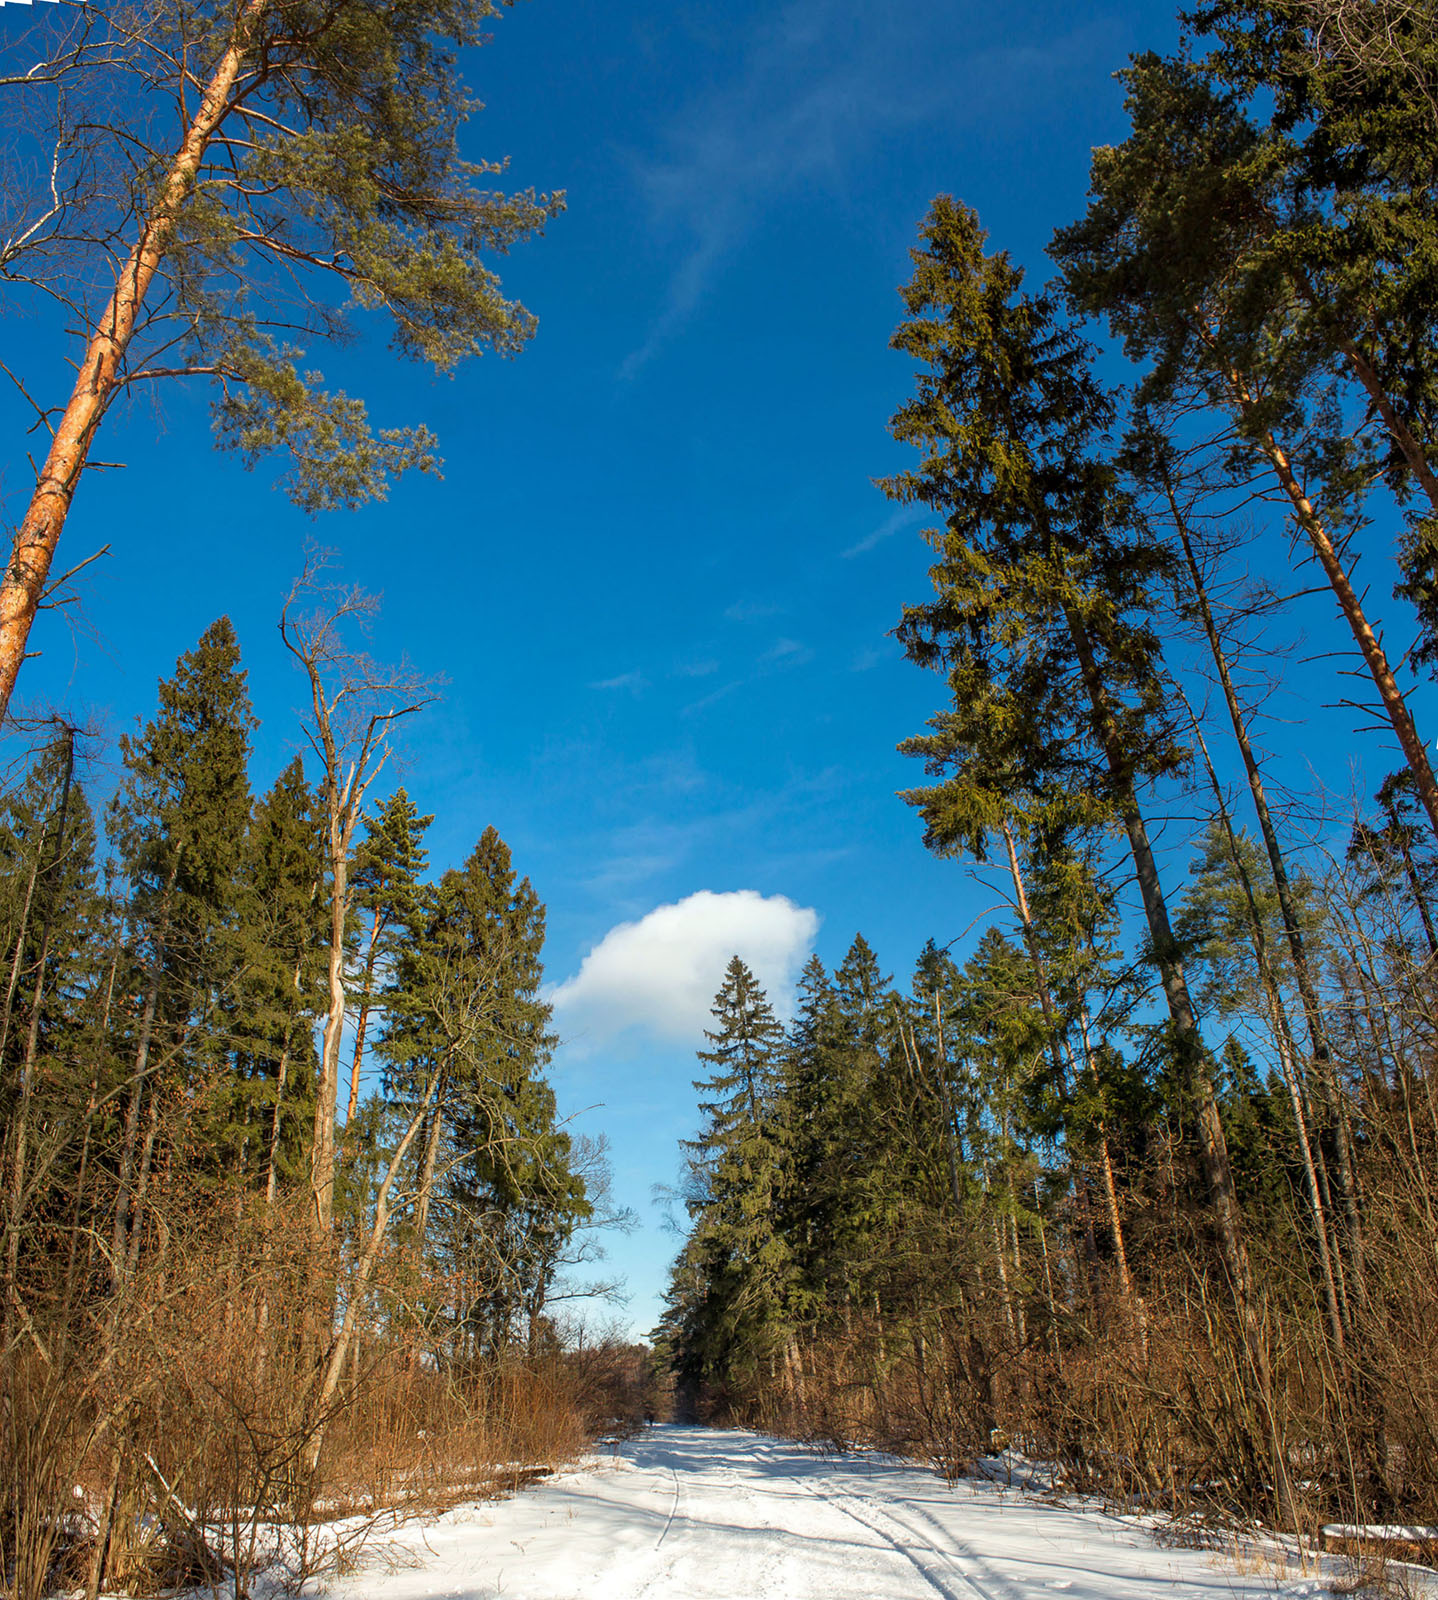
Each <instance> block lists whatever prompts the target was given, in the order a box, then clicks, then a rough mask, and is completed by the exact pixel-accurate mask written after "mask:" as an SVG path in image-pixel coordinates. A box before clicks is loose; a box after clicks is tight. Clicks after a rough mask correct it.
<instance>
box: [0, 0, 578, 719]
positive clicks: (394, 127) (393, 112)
mask: <svg viewBox="0 0 1438 1600" xmlns="http://www.w3.org/2000/svg"><path fill="white" fill-rule="evenodd" d="M497 11H498V7H497V5H496V4H494V3H491V0H383V3H380V0H341V3H339V4H335V5H321V4H316V3H314V0H299V3H289V4H284V5H281V4H278V3H276V0H243V3H242V4H238V5H235V6H219V7H216V6H209V5H204V6H164V7H160V8H158V9H156V10H155V11H154V13H153V14H152V15H149V16H147V18H146V20H145V26H144V27H143V28H139V29H136V28H133V27H131V26H130V25H128V24H127V23H126V21H125V20H123V19H117V20H116V21H115V22H114V24H113V26H110V25H108V22H107V18H106V17H104V16H101V17H97V18H94V19H91V20H90V22H89V24H88V26H89V28H90V29H92V30H93V35H94V36H93V37H92V39H91V47H90V59H92V60H94V61H95V62H97V63H99V64H100V70H101V71H103V72H104V74H105V75H106V77H107V79H109V80H111V81H109V82H106V83H104V84H101V85H100V86H98V87H97V88H96V89H95V90H94V91H93V93H94V96H95V104H96V105H97V106H103V107H105V108H106V109H109V108H112V107H114V106H116V105H120V106H138V107H142V108H152V107H154V106H155V105H156V103H157V101H158V100H165V101H168V102H169V106H170V110H169V115H168V116H165V115H161V116H160V117H158V118H157V119H152V118H151V117H150V116H149V114H148V111H146V112H145V114H138V115H132V116H129V117H126V118H124V120H123V121H121V122H120V125H119V126H118V127H115V128H114V129H113V130H112V131H111V133H110V135H109V137H108V138H106V135H105V132H104V131H103V130H101V129H96V128H95V127H94V126H93V125H92V124H91V125H87V124H86V123H82V124H81V125H80V126H78V127H72V126H69V125H68V124H67V123H66V121H65V119H64V109H63V108H64V107H65V106H66V105H68V103H69V101H68V97H66V96H61V97H60V99H59V107H60V109H61V123H60V126H59V127H57V128H56V129H55V146H54V148H55V151H56V160H55V168H54V171H53V172H52V174H51V177H52V183H53V185H54V186H55V199H56V208H55V209H56V210H57V212H61V213H63V215H64V217H65V222H66V226H67V227H68V228H69V230H70V237H69V238H67V240H66V248H65V250H64V251H63V252H56V255H57V257H58V259H62V260H63V261H64V262H65V263H66V266H67V267H68V268H69V270H70V271H71V272H72V273H74V274H75V278H78V283H77V282H76V281H75V278H72V279H71V280H70V281H68V282H67V281H65V280H64V279H62V280H61V282H59V283H58V284H56V285H55V288H56V290H57V292H58V293H59V294H60V297H61V303H62V304H70V305H71V306H72V307H73V309H74V312H75V316H76V320H77V321H78V322H79V324H80V326H81V327H82V329H83V330H84V333H83V335H82V337H83V343H82V345H81V347H80V348H79V349H78V350H76V351H75V352H74V354H75V368H76V373H77V376H76V379H75V383H74V387H73V390H72V392H71V395H70V396H69V399H68V403H67V404H66V405H65V406H64V408H63V411H62V412H61V413H60V415H59V416H58V418H57V419H56V420H55V421H54V422H53V425H51V424H50V423H48V421H47V426H48V427H49V432H50V437H51V445H50V449H49V451H48V454H47V456H46V459H45V461H44V463H43V465H41V466H40V467H39V468H38V470H37V473H36V483H35V490H34V494H33V496H32V498H31V501H30V505H29V508H28V510H27V512H26V514H25V516H24V518H23V520H22V522H21V524H20V526H19V528H18V529H17V530H16V534H15V541H14V552H13V555H12V557H11V560H10V562H9V564H8V566H7V568H6V571H5V574H4V579H3V582H0V714H3V712H4V710H5V708H6V707H7V706H8V704H9V700H10V695H11V692H12V690H13V687H14V683H15V677H16V674H17V673H18V672H19V670H20V664H21V662H22V660H23V658H24V654H25V640H26V638H27V636H28V634H29V630H30V627H31V624H32V623H33V621H34V618H35V614H36V612H37V610H38V608H39V606H40V604H41V601H42V599H43V596H44V593H45V585H46V580H47V576H48V573H49V569H50V564H51V562H52V560H53V558H54V554H55V549H56V546H57V544H58V542H59V539H60V534H61V530H62V529H63V527H64V523H65V519H66V516H67V515H68V511H69V507H70V505H71V503H72V502H73V500H74V496H75V493H76V491H77V489H78V487H79V483H80V479H81V477H82V476H83V474H84V472H85V469H86V466H87V464H88V462H89V458H90V451H91V449H92V447H93V444H94V440H95V436H96V433H97V431H98V429H99V427H100V425H101V423H102V422H103V420H104V417H105V415H106V412H107V410H108V408H109V406H110V405H111V404H112V403H113V402H114V400H115V399H117V398H118V397H119V395H121V394H122V393H124V392H125V388H126V386H127V385H130V384H134V383H136V382H138V381H140V380H141V379H150V380H156V379H162V378H184V377H188V378H190V379H192V380H193V379H194V378H195V377H200V376H204V377H209V378H211V379H213V380H215V381H216V383H217V386H218V399H217V401H216V405H215V421H216V433H217V435H218V437H219V439H220V441H221V442H222V443H224V444H227V445H229V446H231V447H232V448H234V449H236V450H238V451H239V452H240V454H241V455H242V456H243V458H244V459H245V460H246V461H247V462H249V463H253V462H254V461H255V460H256V459H257V458H258V457H260V456H261V455H263V454H265V453H267V452H269V451H272V450H285V451H288V452H289V453H290V455H291V457H292V466H291V470H290V472H289V473H288V474H287V478H288V484H287V486H288V488H289V490H290V493H291V495H292V497H293V498H294V499H295V500H296V501H297V502H298V503H299V504H300V505H302V506H303V507H305V508H306V509H308V510H315V509H318V508H321V507H325V506H335V505H338V506H348V505H354V504H357V503H360V502H362V501H364V500H366V499H369V498H372V497H382V496H383V494H384V492H385V488H386V484H387V481H388V478H389V476H390V474H392V473H396V472H400V471H404V470H406V469H407V468H412V467H413V468H419V469H421V470H428V469H432V468H433V467H434V466H435V457H434V442H435V441H434V439H433V437H432V435H431V434H430V433H429V431H428V429H426V428H423V427H417V428H398V429H395V428H386V429H380V430H378V431H376V430H374V429H372V428H371V426H370V424H369V420H368V418H367V416H366V412H365V407H364V405H363V403H362V402H360V401H358V400H355V399H353V398H352V397H350V396H348V395H346V394H344V393H343V392H342V391H341V392H327V391H325V390H323V389H321V388H319V387H318V382H317V378H316V375H315V374H314V373H312V372H308V371H306V370H305V363H304V362H303V360H302V354H303V352H302V350H300V349H298V348H296V346H295V341H296V338H297V337H298V338H299V339H303V338H304V337H305V334H306V333H308V334H310V335H312V336H313V337H316V338H319V339H321V340H324V339H333V338H336V337H342V336H343V333H344V330H345V328H346V327H347V325H348V322H349V314H350V311H351V310H359V309H361V308H363V309H366V310H369V311H376V310H381V309H382V310H384V311H385V312H387V313H388V314H389V316H390V317H391V318H392V319H393V324H394V346H395V348H396V349H397V350H398V351H399V352H400V353H401V354H402V355H405V356H407V357H410V358H412V359H420V360H424V361H426V362H428V363H429V364H430V365H432V366H434V367H435V368H436V369H438V370H440V371H447V370H449V369H450V368H452V367H453V366H454V365H455V364H456V363H457V362H459V361H461V360H463V359H465V358H466V357H469V356H472V355H477V354H479V353H480V352H482V351H484V350H486V349H489V350H495V351H497V352H499V353H500V354H513V353H514V352H516V351H518V350H519V349H521V348H522V347H523V345H524V344H525V342H526V341H527V340H528V339H529V338H530V336H531V335H532V334H533V332H534V327H535V323H534V318H533V317H532V316H531V315H530V314H529V313H528V312H527V311H526V310H525V309H524V307H523V306H522V305H519V304H518V303H516V302H513V301H508V300H506V299H505V298H504V297H503V295H502V294H501V293H500V285H499V279H498V277H497V276H496V274H495V273H494V271H493V270H492V268H491V267H490V266H489V265H487V262H486V258H487V257H489V256H491V255H494V254H502V253H503V252H504V251H505V250H506V249H508V248H509V246H510V245H512V244H515V243H517V242H519V241H520V240H522V239H524V238H525V237H527V236H528V235H530V234H532V233H535V232H537V231H538V230H539V229H540V228H542V226H543V224H544V223H545V221H546V220H548V219H549V218H550V217H552V216H554V215H555V214H557V213H558V212H559V211H560V210H562V209H563V197H562V196H559V195H536V194H535V192H534V191H533V190H532V189H531V190H528V191H522V192H517V193H513V194H507V195H506V194H499V193H496V192H494V191H492V190H490V189H489V188H488V187H487V186H485V184H484V183H483V181H482V177H488V176H490V175H492V174H494V173H496V172H498V171H499V170H500V169H499V167H497V166H495V165H493V164H486V163H473V162H469V161H466V160H464V159H463V158H462V157H461V156H460V154H459V140H458V128H459V125H460V124H461V123H462V122H463V121H464V120H465V119H466V118H467V117H468V116H469V115H470V113H471V112H472V111H473V110H474V109H476V102H475V101H474V100H473V98H472V97H471V96H470V95H469V93H468V92H467V90H466V87H465V84H464V81H463V78H462V75H461V68H460V62H461V60H462V59H463V57H462V55H461V53H460V51H461V47H464V46H468V47H471V48H472V47H475V46H478V45H480V44H482V43H483V42H484V41H485V38H486V35H485V33H484V26H485V23H486V21H487V20H488V19H489V18H491V17H493V16H495V15H496V14H497ZM48 77H49V73H48V72H47V71H45V70H42V69H40V68H37V73H36V78H37V82H38V83H40V84H44V83H45V82H46V81H47V79H48ZM157 129H163V130H164V132H163V133H162V134H161V136H160V140H159V141H158V142H152V140H153V137H154V132H155V130H157ZM94 138H98V139H100V140H101V141H102V142H103V145H104V150H105V156H106V158H107V159H105V160H104V161H102V162H100V163H99V166H98V167H97V165H96V161H95V152H94V150H93V148H92V146H91V143H90V141H91V140H92V139H94ZM176 138H177V139H178V142H177V143H175V142H169V141H172V140H175V139H176ZM115 149H120V150H123V151H124V152H125V153H126V159H125V160H121V161H119V162H112V161H109V160H108V156H109V155H110V154H111V153H113V150H115ZM127 162H128V163H132V164H127ZM97 170H103V171H104V172H105V174H106V175H107V177H109V178H110V179H111V180H112V182H111V185H110V186H108V187H103V188H102V189H101V195H100V197H99V200H98V203H97V197H96V194H95V189H96V185H95V173H96V171H97ZM62 190H63V193H64V199H63V201H62V200H61V198H60V197H61V192H62ZM87 213H89V214H87ZM87 234H88V238H86V235H87ZM86 243H88V244H89V246H90V251H89V253H88V254H87V252H86V251H85V249H84V244H86ZM76 262H78V266H76V265H75V263H76ZM92 275H98V276H99V278H100V281H101V285H102V287H101V293H102V295H103V299H102V300H101V301H100V303H99V304H95V305H92V306H90V307H89V308H88V315H87V314H86V308H85V307H84V306H83V305H76V304H75V301H76V300H83V298H84V297H85V296H86V294H87V292H88V291H89V288H90V283H91V281H92ZM82 286H83V287H82ZM336 295H337V296H338V300H337V301H335V303H332V304H330V305H326V304H325V301H326V299H331V298H332V297H334V296H336ZM41 415H42V416H43V417H45V418H46V419H49V418H50V417H51V416H52V415H53V413H51V412H50V411H48V410H45V411H42V412H41Z"/></svg>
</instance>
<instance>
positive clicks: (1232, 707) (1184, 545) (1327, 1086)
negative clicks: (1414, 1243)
mask: <svg viewBox="0 0 1438 1600" xmlns="http://www.w3.org/2000/svg"><path fill="white" fill-rule="evenodd" d="M1164 495H1165V498H1166V499H1167V501H1168V506H1169V515H1170V517H1171V518H1172V521H1173V526H1174V531H1175V532H1176V533H1177V535H1178V540H1179V545H1180V547H1181V549H1182V550H1183V558H1184V564H1185V566H1186V567H1187V569H1188V579H1189V584H1190V586H1191V588H1192V591H1193V597H1194V600H1195V601H1196V603H1197V605H1198V615H1199V621H1200V623H1201V625H1202V627H1203V635H1204V639H1205V640H1206V641H1207V644H1208V649H1209V654H1210V655H1211V656H1212V657H1213V664H1214V670H1215V671H1216V672H1217V673H1218V681H1219V685H1220V687H1221V688H1222V690H1223V703H1224V706H1225V707H1226V708H1227V711H1228V720H1229V724H1230V725H1231V727H1232V728H1233V737H1234V741H1235V743H1236V744H1237V745H1238V752H1239V755H1240V756H1241V757H1242V759H1243V771H1244V775H1245V777H1246V778H1247V780H1248V792H1249V795H1250V796H1251V798H1252V800H1253V809H1254V812H1255V814H1256V815H1257V817H1258V827H1259V831H1260V833H1262V835H1263V846H1264V849H1265V850H1266V851H1267V853H1268V865H1269V869H1270V871H1271V872H1272V873H1273V886H1274V889H1275V891H1276V892H1277V895H1278V908H1279V911H1280V912H1281V913H1282V915H1283V933H1284V938H1285V940H1286V941H1287V943H1288V953H1289V956H1290V957H1291V959H1292V961H1293V975H1294V980H1295V982H1296V983H1297V985H1298V997H1299V1000H1300V1001H1301V1003H1302V1006H1303V1019H1304V1023H1305V1025H1306V1026H1307V1029H1308V1041H1309V1045H1310V1048H1311V1050H1312V1058H1313V1065H1314V1069H1315V1072H1316V1075H1317V1077H1318V1081H1319V1085H1320V1088H1321V1089H1322V1091H1323V1093H1324V1096H1325V1097H1326V1098H1327V1099H1328V1100H1329V1110H1330V1111H1331V1112H1332V1115H1333V1127H1334V1134H1335V1142H1336V1145H1337V1156H1338V1189H1339V1198H1340V1201H1341V1204H1342V1207H1343V1221H1344V1226H1345V1228H1346V1230H1347V1234H1348V1240H1347V1243H1348V1250H1349V1256H1350V1260H1351V1262H1352V1264H1353V1268H1354V1270H1355V1271H1356V1272H1357V1273H1358V1275H1359V1277H1360V1278H1361V1276H1362V1270H1363V1256H1362V1250H1363V1233H1362V1226H1361V1220H1360V1217H1359V1211H1358V1183H1357V1177H1356V1174H1355V1172H1354V1162H1353V1137H1352V1130H1351V1129H1350V1127H1349V1122H1348V1109H1347V1106H1346V1105H1345V1104H1344V1100H1343V1095H1342V1092H1341V1091H1340V1089H1339V1087H1338V1085H1337V1082H1336V1081H1335V1077H1334V1072H1333V1053H1332V1050H1331V1048H1330V1046H1329V1042H1328V1028H1327V1025H1326V1023H1325V1021H1324V1017H1323V1008H1322V1006H1321V1005H1320V1004H1319V1000H1318V986H1317V984H1316V983H1315V982H1314V979H1313V969H1312V966H1311V964H1310V962H1309V960H1308V949H1307V946H1306V945H1305V943H1304V939H1303V928H1302V924H1301V923H1300V921H1299V917H1298V906H1297V903H1296V901H1295V900H1294V897H1293V886H1292V883H1291V882H1290V880H1289V876H1288V863H1287V860H1286V859H1285V857H1284V853H1283V847H1282V846H1281V845H1280V843H1279V839H1278V829H1277V827H1276V826H1275V824H1274V820H1273V813H1272V811H1271V809H1270V808H1269V804H1268V791H1267V789H1266V788H1265V787H1264V783H1263V773H1262V771H1261V769H1260V767H1259V764H1258V757H1257V755H1256V753H1255V752H1254V748H1253V741H1252V740H1251V739H1250V738H1249V736H1248V720H1247V718H1246V717H1245V716H1244V713H1243V707H1242V705H1241V703H1240V701H1239V698H1238V691H1237V689H1236V687H1235V685H1234V682H1233V673H1232V671H1231V670H1230V668H1229V663H1228V653H1227V651H1226V650H1225V649H1224V646H1223V639H1222V637H1221V636H1220V634H1219V631H1218V626H1217V623H1216V622H1215V620H1214V615H1213V607H1212V606H1211V605H1210V603H1209V598H1208V588H1207V586H1206V585H1205V583H1204V581H1203V573H1202V570H1201V569H1200V567H1199V564H1198V559H1197V557H1196V555H1195V554H1194V549H1193V544H1192V542H1191V541H1190V539H1189V537H1188V527H1187V523H1186V521H1185V518H1184V516H1183V514H1182V512H1181V511H1180V510H1179V507H1178V500H1177V497H1176V495H1175V494H1174V489H1173V483H1172V480H1171V479H1170V478H1169V477H1168V474H1167V473H1166V472H1165V473H1164Z"/></svg>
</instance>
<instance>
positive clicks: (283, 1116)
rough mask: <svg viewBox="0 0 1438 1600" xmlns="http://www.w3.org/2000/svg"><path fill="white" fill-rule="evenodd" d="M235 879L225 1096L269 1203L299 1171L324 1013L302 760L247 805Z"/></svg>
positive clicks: (317, 848) (319, 866)
mask: <svg viewBox="0 0 1438 1600" xmlns="http://www.w3.org/2000/svg"><path fill="white" fill-rule="evenodd" d="M241 870H242V882H241V889H240V894H241V919H240V921H241V926H240V933H239V937H240V941H241V950H242V954H243V962H244V966H243V976H242V978H241V981H240V984H239V987H238V991H237V994H236V999H235V1004H234V1007H233V1020H232V1021H231V1024H230V1028H231V1036H232V1040H233V1045H234V1051H235V1058H234V1061H235V1084H234V1096H235V1099H236V1100H237V1101H238V1102H239V1103H240V1105H241V1107H242V1110H241V1112H240V1120H241V1121H242V1122H243V1125H244V1129H245V1143H246V1146H247V1147H248V1160H247V1163H246V1166H247V1171H248V1172H249V1173H250V1174H251V1175H252V1176H253V1179H254V1182H255V1184H256V1186H258V1187H262V1188H263V1191H264V1193H265V1196H266V1199H267V1200H268V1201H271V1202H272V1201H273V1200H274V1199H275V1197H276V1195H277V1193H278V1192H279V1191H280V1189H281V1188H282V1187H283V1188H285V1189H289V1188H292V1187H294V1185H296V1184H298V1183H300V1182H301V1181H302V1180H303V1178H304V1176H305V1174H306V1172H307V1170H308V1155H309V1138H310V1127H311V1124H312V1122H313V1111H314V1107H313V1100H314V1087H315V1067H316V1056H315V1037H314V1036H315V1024H316V1021H317V1019H318V1017H319V1016H320V1014H321V1012H322V1010H323V997H322V993H321V988H320V978H321V969H322V954H321V950H320V944H319V938H318V921H319V912H318V897H319V887H320V882H321V879H322V876H323V858H322V853H321V844H320V836H319V828H318V819H317V817H316V815H315V805H314V794H313V791H312V790H311V789H310V787H309V785H308V783H306V781H305V773H304V762H303V759H302V758H301V757H299V756H296V757H295V758H294V760H293V761H291V762H290V764H289V765H288V766H287V767H286V768H285V770H284V771H283V772H282V773H281V774H280V776H279V777H278V778H277V779H276V780H275V783H274V787H273V788H272V789H271V790H270V792H269V793H268V794H267V795H266V796H265V797H264V798H263V799H262V800H260V801H259V802H258V803H257V804H256V806H255V810H254V817H253V819H252V821H251V824H250V829H249V833H248V835H247V837H246V840H245V853H244V859H243V864H242V869H241ZM261 1130H262V1131H261Z"/></svg>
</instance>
